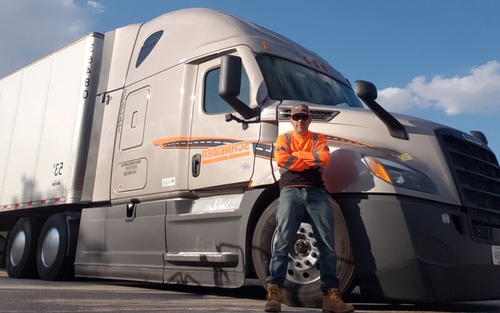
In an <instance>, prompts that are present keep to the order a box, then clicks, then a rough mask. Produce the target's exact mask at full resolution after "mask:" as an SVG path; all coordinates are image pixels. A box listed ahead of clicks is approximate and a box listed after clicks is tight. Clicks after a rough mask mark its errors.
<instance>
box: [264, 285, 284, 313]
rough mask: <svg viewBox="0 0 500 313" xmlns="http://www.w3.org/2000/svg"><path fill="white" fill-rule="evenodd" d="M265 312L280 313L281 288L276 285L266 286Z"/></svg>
mask: <svg viewBox="0 0 500 313" xmlns="http://www.w3.org/2000/svg"><path fill="white" fill-rule="evenodd" d="M266 299H267V303H266V308H265V311H266V312H281V288H280V286H278V285H276V284H269V285H267V296H266Z"/></svg>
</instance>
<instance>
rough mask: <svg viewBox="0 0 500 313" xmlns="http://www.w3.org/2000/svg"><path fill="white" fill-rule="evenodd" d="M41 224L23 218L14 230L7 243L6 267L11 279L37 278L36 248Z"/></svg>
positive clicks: (34, 220) (37, 221) (30, 218)
mask: <svg viewBox="0 0 500 313" xmlns="http://www.w3.org/2000/svg"><path fill="white" fill-rule="evenodd" d="M41 228H42V227H41V222H40V221H39V220H37V219H35V218H32V217H23V218H21V219H20V220H18V221H17V223H16V225H14V228H13V229H12V231H11V233H10V236H9V241H8V243H7V249H6V250H5V253H6V260H5V263H6V264H5V265H6V269H7V274H8V275H9V277H11V278H37V277H38V273H37V271H36V247H37V241H38V237H39V235H40V229H41Z"/></svg>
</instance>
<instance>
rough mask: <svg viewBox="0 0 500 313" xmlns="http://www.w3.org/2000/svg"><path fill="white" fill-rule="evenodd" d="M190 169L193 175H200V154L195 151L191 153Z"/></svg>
mask: <svg viewBox="0 0 500 313" xmlns="http://www.w3.org/2000/svg"><path fill="white" fill-rule="evenodd" d="M191 161H192V162H191V170H192V174H193V177H198V176H200V168H201V154H199V153H197V154H195V155H193V158H192V160H191Z"/></svg>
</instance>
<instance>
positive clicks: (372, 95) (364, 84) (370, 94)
mask: <svg viewBox="0 0 500 313" xmlns="http://www.w3.org/2000/svg"><path fill="white" fill-rule="evenodd" d="M354 89H355V90H356V94H357V95H358V97H359V98H361V100H363V99H370V100H375V99H377V97H378V92H377V87H375V85H374V84H373V83H371V82H368V81H365V80H357V81H355V82H354Z"/></svg>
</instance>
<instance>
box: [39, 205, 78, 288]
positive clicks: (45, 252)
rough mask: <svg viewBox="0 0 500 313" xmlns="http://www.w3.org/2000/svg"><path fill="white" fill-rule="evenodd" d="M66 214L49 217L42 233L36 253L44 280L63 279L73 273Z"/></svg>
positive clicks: (40, 273) (41, 276)
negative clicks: (68, 255)
mask: <svg viewBox="0 0 500 313" xmlns="http://www.w3.org/2000/svg"><path fill="white" fill-rule="evenodd" d="M68 240H69V237H68V228H67V226H66V215H65V214H64V213H57V214H54V215H52V216H51V217H49V219H48V220H47V221H46V222H45V224H44V225H43V228H42V232H41V233H40V240H39V241H38V248H37V254H36V256H37V257H36V261H37V262H36V263H37V268H38V274H39V275H40V278H41V279H43V280H63V279H67V278H69V277H71V276H72V274H73V259H72V258H70V257H67V256H66V251H67V247H68Z"/></svg>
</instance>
